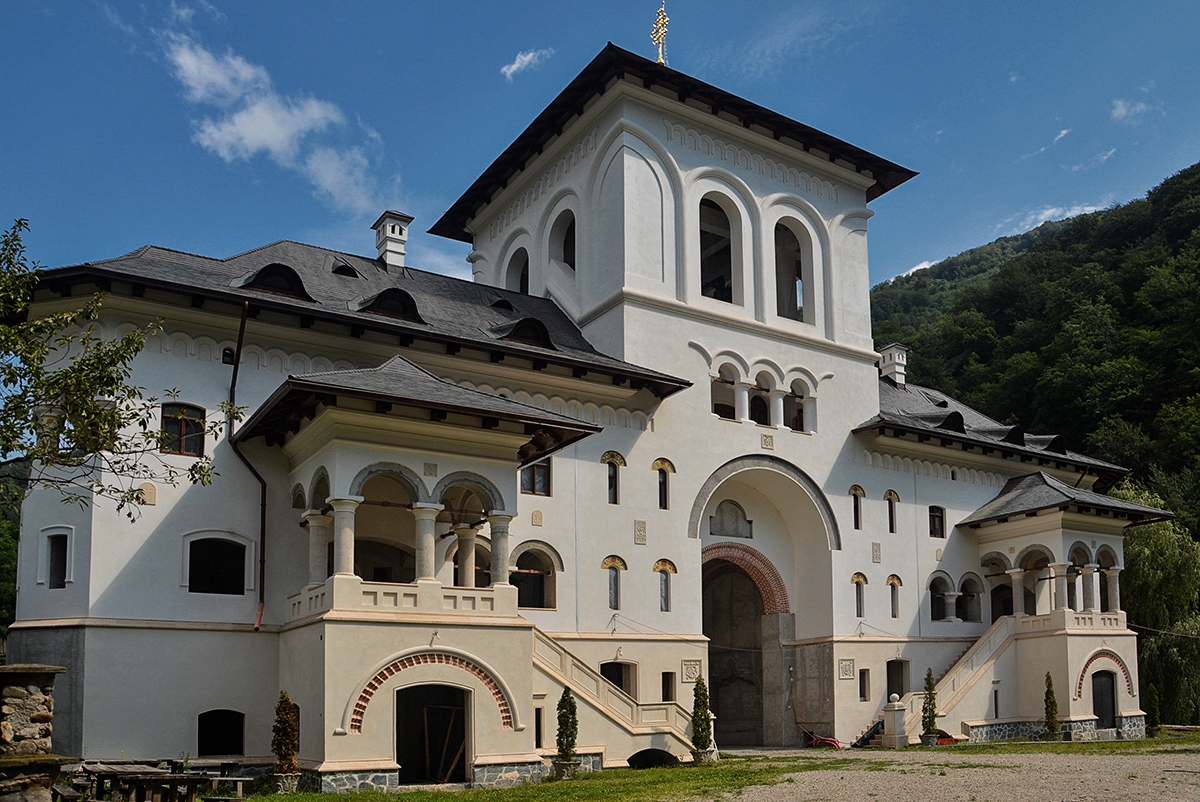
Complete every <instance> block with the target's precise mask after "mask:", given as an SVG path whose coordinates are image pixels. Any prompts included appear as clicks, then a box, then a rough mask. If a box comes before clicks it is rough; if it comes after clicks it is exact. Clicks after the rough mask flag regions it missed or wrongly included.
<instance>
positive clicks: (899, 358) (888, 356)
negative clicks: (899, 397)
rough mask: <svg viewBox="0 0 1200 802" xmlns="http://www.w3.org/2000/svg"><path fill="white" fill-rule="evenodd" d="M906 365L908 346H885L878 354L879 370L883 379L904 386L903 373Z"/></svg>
mask: <svg viewBox="0 0 1200 802" xmlns="http://www.w3.org/2000/svg"><path fill="white" fill-rule="evenodd" d="M907 365H908V346H907V345H903V344H901V343H892V344H891V345H885V346H884V347H883V349H882V350H880V352H879V369H880V372H881V373H882V374H883V376H884V377H885V378H888V379H891V380H892V381H893V382H895V384H896V386H897V387H903V386H904V371H905V368H906V367H907Z"/></svg>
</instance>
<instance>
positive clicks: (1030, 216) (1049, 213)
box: [996, 198, 1112, 237]
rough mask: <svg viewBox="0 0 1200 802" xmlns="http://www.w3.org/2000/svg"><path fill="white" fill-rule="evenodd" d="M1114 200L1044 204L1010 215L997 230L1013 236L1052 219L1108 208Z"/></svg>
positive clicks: (1002, 234)
mask: <svg viewBox="0 0 1200 802" xmlns="http://www.w3.org/2000/svg"><path fill="white" fill-rule="evenodd" d="M1111 203H1112V200H1111V199H1109V198H1106V199H1105V200H1104V201H1103V202H1101V203H1095V204H1092V203H1079V204H1075V205H1074V206H1043V207H1041V208H1039V209H1029V210H1027V211H1024V212H1019V213H1017V214H1014V215H1013V216H1011V217H1008V218H1006V219H1004V220H1002V221H1000V223H999V224H997V225H996V230H997V231H998V232H999V234H1000V236H1002V237H1011V236H1013V235H1014V234H1022V233H1024V232H1026V231H1029V230H1031V229H1034V228H1037V227H1038V226H1040V225H1041V224H1042V223H1045V222H1048V221H1050V220H1065V219H1066V218H1068V217H1076V216H1078V215H1081V214H1090V213H1092V212H1098V211H1100V210H1101V209H1104V208H1107V207H1108V206H1109V205H1110V204H1111Z"/></svg>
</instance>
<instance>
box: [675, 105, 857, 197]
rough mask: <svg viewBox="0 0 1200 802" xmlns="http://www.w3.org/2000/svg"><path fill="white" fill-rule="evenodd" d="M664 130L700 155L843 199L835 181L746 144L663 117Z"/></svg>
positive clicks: (824, 195) (796, 186)
mask: <svg viewBox="0 0 1200 802" xmlns="http://www.w3.org/2000/svg"><path fill="white" fill-rule="evenodd" d="M663 127H664V128H665V129H666V132H667V137H666V140H667V142H671V143H675V144H677V145H678V146H680V147H684V148H687V147H690V148H691V149H692V150H694V151H696V152H697V153H703V154H705V155H707V156H712V157H713V158H717V159H721V160H722V161H724V162H728V163H729V164H730V165H731V166H733V167H741V168H742V169H743V170H746V171H748V172H752V173H757V174H758V175H761V176H766V177H767V178H770V179H772V180H773V181H778V182H779V183H781V184H784V185H786V186H791V187H794V188H795V189H796V190H803V191H804V192H806V193H808V194H810V195H816V196H817V197H820V198H828V199H829V200H832V201H833V202H834V203H837V202H838V200H839V198H840V195H841V188H840V187H839V186H838V185H837V184H834V183H833V182H832V181H826V180H825V179H823V178H820V177H818V176H814V175H813V174H811V173H808V172H805V171H804V170H800V169H797V168H796V167H794V166H792V165H790V164H786V163H784V162H781V161H777V160H775V159H773V158H771V157H770V156H764V155H763V154H762V153H760V152H758V151H756V150H753V149H751V148H748V147H746V146H744V145H740V144H737V143H735V142H727V141H725V140H724V139H722V138H721V137H719V136H716V135H714V134H710V133H707V132H705V131H701V130H700V129H698V128H690V127H688V126H685V125H684V124H683V123H680V122H677V121H675V120H672V119H671V118H669V117H663Z"/></svg>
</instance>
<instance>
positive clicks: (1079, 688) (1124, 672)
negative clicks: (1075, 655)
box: [1075, 649, 1137, 699]
mask: <svg viewBox="0 0 1200 802" xmlns="http://www.w3.org/2000/svg"><path fill="white" fill-rule="evenodd" d="M1104 657H1107V658H1108V659H1109V660H1112V661H1113V662H1114V663H1116V664H1117V668H1119V669H1121V676H1122V677H1124V678H1125V689H1126V690H1128V691H1129V695H1130V696H1137V694H1136V693H1134V692H1133V680H1132V679H1130V677H1129V668H1128V667H1127V666H1126V665H1125V661H1124V660H1122V659H1121V656H1120V655H1119V654H1117V653H1116V652H1113V651H1109V650H1108V649H1100V650H1099V651H1097V652H1096V653H1095V654H1093V655H1092V656H1091V657H1089V658H1088V659H1087V662H1086V663H1084V664H1083V670H1082V671H1080V672H1079V681H1078V682H1076V683H1075V698H1076V699H1082V698H1083V681H1084V680H1085V679H1086V678H1087V673H1088V670H1089V669H1090V668H1091V667H1092V663H1094V662H1096V661H1097V660H1099V659H1101V658H1104Z"/></svg>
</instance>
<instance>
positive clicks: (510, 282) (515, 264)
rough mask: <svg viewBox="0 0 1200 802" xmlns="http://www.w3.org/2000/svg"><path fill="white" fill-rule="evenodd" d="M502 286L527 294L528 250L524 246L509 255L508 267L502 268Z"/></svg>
mask: <svg viewBox="0 0 1200 802" xmlns="http://www.w3.org/2000/svg"><path fill="white" fill-rule="evenodd" d="M504 287H505V289H509V290H516V291H517V292H520V293H523V294H525V295H528V294H529V252H528V251H526V250H525V249H524V248H518V249H517V251H516V253H514V254H513V255H512V256H511V257H509V260H508V267H506V268H505V269H504Z"/></svg>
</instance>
